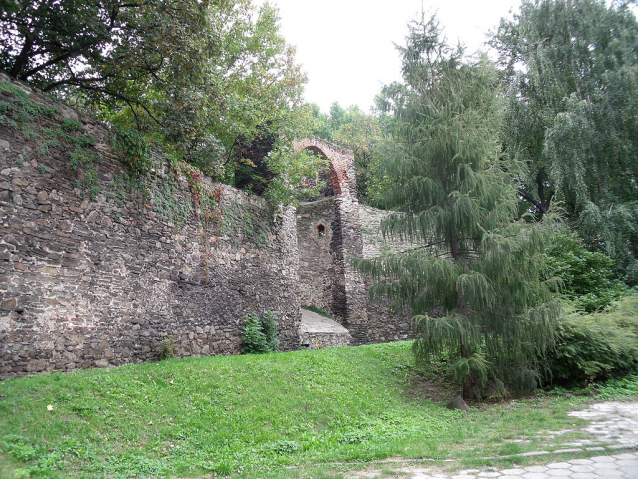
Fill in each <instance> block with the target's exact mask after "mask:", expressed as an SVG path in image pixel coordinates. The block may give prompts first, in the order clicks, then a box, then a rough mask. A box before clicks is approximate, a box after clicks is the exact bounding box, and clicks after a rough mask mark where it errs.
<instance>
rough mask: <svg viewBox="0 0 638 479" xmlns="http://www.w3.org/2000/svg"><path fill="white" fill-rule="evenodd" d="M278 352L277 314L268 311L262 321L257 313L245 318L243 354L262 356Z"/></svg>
mask: <svg viewBox="0 0 638 479" xmlns="http://www.w3.org/2000/svg"><path fill="white" fill-rule="evenodd" d="M278 350H279V339H278V338H277V313H276V312H274V311H266V312H265V313H264V317H263V318H262V319H260V318H259V316H258V315H257V314H256V313H250V314H247V315H246V316H244V327H243V329H242V353H244V354H260V353H272V352H275V351H278Z"/></svg>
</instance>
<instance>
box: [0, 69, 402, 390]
mask: <svg viewBox="0 0 638 479" xmlns="http://www.w3.org/2000/svg"><path fill="white" fill-rule="evenodd" d="M114 138H115V135H113V134H112V132H111V131H110V129H109V128H108V127H107V126H106V125H104V124H102V123H100V122H98V121H96V120H95V119H93V118H90V117H86V116H82V115H80V114H78V113H77V112H76V111H74V110H73V109H71V108H70V107H68V106H67V105H65V104H62V103H60V102H57V101H55V100H53V99H51V98H48V97H45V96H44V95H42V94H41V93H39V92H38V91H35V90H32V89H30V88H29V87H27V86H25V85H24V84H22V83H20V82H17V81H13V80H12V79H10V78H9V77H7V76H5V75H3V74H2V73H0V379H4V378H9V377H14V376H18V375H24V374H34V373H43V372H50V371H70V370H75V369H84V368H93V367H108V366H117V365H121V364H125V363H130V362H144V361H152V360H157V359H159V358H160V356H161V354H162V351H163V350H166V349H167V347H170V348H174V350H175V355H176V356H178V357H185V356H200V355H201V356H203V355H214V354H237V353H239V352H240V350H241V331H242V327H243V318H244V316H245V315H246V314H248V313H252V312H255V313H258V314H260V315H261V314H263V313H264V312H265V311H276V312H277V313H278V322H279V339H280V343H281V349H283V350H290V349H298V348H300V347H307V345H304V344H301V340H300V322H301V306H316V307H319V308H322V309H324V310H325V311H327V312H329V313H330V315H331V316H332V318H334V320H335V321H337V322H338V323H340V324H341V325H342V326H344V327H345V328H346V329H347V330H348V333H349V335H350V337H351V343H350V344H364V343H372V342H382V341H392V340H397V339H405V338H407V337H408V324H407V321H406V320H405V319H404V318H402V317H401V316H393V315H389V314H388V310H387V307H386V306H385V305H384V304H383V303H380V304H379V303H372V302H371V301H370V300H369V299H368V296H367V293H366V292H367V288H368V286H369V284H368V282H367V280H366V279H365V278H363V277H361V275H360V274H358V272H357V271H355V270H354V268H353V267H352V262H351V261H350V259H351V258H352V257H372V256H374V255H377V254H379V253H380V252H382V251H383V250H384V249H385V248H387V245H385V243H384V241H385V240H384V239H383V238H382V237H381V236H380V235H379V234H378V224H379V221H380V220H381V219H382V218H383V217H384V216H385V215H387V212H382V211H379V210H373V209H370V208H363V207H361V206H360V205H359V203H358V201H357V199H356V178H355V170H354V157H353V155H352V152H351V151H349V150H345V149H343V148H340V147H338V146H336V145H333V144H331V143H329V142H326V141H324V140H319V139H310V140H303V141H302V142H299V143H298V144H297V148H307V149H309V150H311V151H313V152H314V153H316V154H319V155H323V156H324V157H325V158H326V159H328V160H329V162H328V164H329V167H327V169H326V171H323V172H319V174H318V177H317V178H315V179H313V180H312V181H321V180H326V182H327V188H326V191H325V195H324V197H323V198H320V199H319V200H318V201H313V202H306V203H302V204H300V205H299V206H298V207H297V208H296V209H295V208H294V207H286V208H280V209H273V207H272V206H271V205H269V204H268V203H267V202H266V201H264V200H263V199H262V198H260V197H256V196H252V195H248V194H246V193H244V192H241V191H239V190H236V189H234V188H232V187H229V186H226V185H222V184H215V183H213V182H211V181H210V179H209V178H206V177H203V176H201V175H200V174H199V173H198V172H197V171H196V170H194V169H192V168H189V167H188V165H184V164H175V165H173V166H171V167H169V166H168V162H167V161H166V160H165V159H163V158H160V157H158V156H155V157H154V158H153V165H154V167H153V168H151V171H150V172H149V173H147V174H145V175H143V176H140V177H136V176H135V175H132V174H131V170H130V168H129V166H128V165H127V164H126V162H129V163H131V162H132V160H134V158H128V157H127V156H128V155H129V153H127V152H126V151H125V150H124V149H122V148H121V147H119V146H117V145H116V144H115V142H114ZM123 160H124V161H123ZM324 339H325V338H324ZM328 339H329V338H328ZM322 341H323V340H322ZM326 341H327V342H326ZM326 341H324V342H325V343H326V344H330V341H329V340H326Z"/></svg>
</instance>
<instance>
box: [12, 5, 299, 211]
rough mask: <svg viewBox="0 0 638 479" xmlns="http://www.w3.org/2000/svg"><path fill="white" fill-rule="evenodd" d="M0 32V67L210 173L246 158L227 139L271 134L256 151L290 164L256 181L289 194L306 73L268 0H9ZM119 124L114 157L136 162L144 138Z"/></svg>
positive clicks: (221, 173)
mask: <svg viewBox="0 0 638 479" xmlns="http://www.w3.org/2000/svg"><path fill="white" fill-rule="evenodd" d="M0 32H2V38H3V41H4V43H5V46H6V48H3V50H2V52H1V53H0V69H2V70H5V71H7V72H9V74H11V75H13V76H16V77H18V78H20V79H22V80H24V81H27V82H29V83H31V84H32V85H35V86H37V87H39V88H41V89H43V90H44V91H51V92H57V93H58V94H59V95H60V96H63V97H65V98H68V99H70V100H73V101H75V102H77V103H78V104H79V105H81V106H83V107H85V108H87V109H89V110H92V111H93V112H97V113H99V114H100V115H101V116H102V118H103V119H105V120H107V121H108V122H109V123H111V124H114V125H118V126H120V127H122V128H124V129H127V128H128V129H129V130H130V129H136V130H138V131H139V132H141V133H142V134H143V135H144V136H145V137H146V138H147V140H150V141H151V142H152V143H153V144H154V145H158V146H161V147H163V149H164V151H165V152H166V153H167V154H168V155H171V156H173V157H175V158H177V159H179V160H185V161H187V162H189V163H192V164H194V165H197V166H198V167H199V169H200V170H201V171H202V172H203V173H205V174H208V175H210V176H212V177H214V178H215V179H216V180H218V181H222V182H226V183H229V184H234V183H235V182H236V180H235V175H236V174H237V173H238V172H239V170H240V169H242V168H240V167H242V166H244V165H245V163H243V162H242V160H243V159H244V158H243V157H242V154H241V151H240V149H238V148H237V146H238V145H239V144H240V143H242V144H252V143H253V142H254V141H256V140H257V139H258V138H259V137H267V138H270V139H271V140H272V145H271V147H272V148H271V149H270V150H269V151H266V152H265V153H264V155H262V156H260V158H259V162H262V161H263V163H264V164H265V167H266V169H267V170H268V171H270V172H271V174H272V175H274V176H275V177H280V176H281V175H282V174H283V173H285V174H287V175H290V183H287V182H286V181H273V182H272V184H269V185H267V186H268V189H269V190H273V192H272V193H271V196H272V197H273V198H276V200H277V201H282V202H288V201H290V196H291V195H292V192H293V191H294V185H296V184H297V183H295V181H296V178H295V177H296V176H299V175H300V173H301V171H303V170H305V169H307V168H308V167H309V166H311V165H308V164H304V163H303V161H302V158H301V157H300V156H299V155H296V154H295V153H294V151H293V149H292V142H293V140H295V139H298V138H304V137H305V136H307V133H306V132H307V131H309V128H310V123H311V114H310V110H309V109H308V108H306V107H304V106H303V100H302V89H303V83H304V82H305V81H306V79H305V76H304V75H303V74H302V73H301V70H300V68H299V66H298V65H296V64H295V61H294V50H293V49H292V48H291V47H289V46H288V45H287V44H286V42H285V40H284V39H283V37H282V36H281V35H280V34H279V32H278V16H277V10H276V9H275V8H274V7H272V6H271V5H270V4H267V3H266V4H263V5H260V6H257V5H256V4H254V3H253V2H252V1H251V0H231V1H228V2H209V1H205V2H201V1H197V0H149V1H146V2H137V3H135V2H133V3H131V2H121V1H112V0H88V1H84V2H75V1H62V2H55V4H54V5H53V6H51V5H50V3H49V2H48V1H45V0H36V1H33V2H31V1H25V0H9V2H8V8H6V9H5V10H4V11H3V14H2V15H1V16H0ZM130 135H132V134H131V133H124V134H122V135H121V137H120V140H122V141H124V143H125V145H124V146H125V147H126V150H127V151H128V152H129V154H127V155H126V157H125V158H126V160H127V162H128V163H129V164H130V165H131V167H132V169H133V171H134V172H140V171H145V170H146V169H147V168H148V167H149V166H150V165H149V163H148V161H147V158H148V156H147V155H146V154H145V151H144V150H145V148H146V145H144V144H143V142H142V141H141V139H139V138H132V137H130ZM131 147H133V148H132V149H131ZM253 163H255V164H256V163H257V162H253ZM243 173H244V174H248V175H253V176H255V178H257V177H259V176H261V175H262V171H258V170H255V169H251V168H248V169H246V170H245V171H243ZM301 176H303V175H301ZM291 185H292V186H291ZM275 190H276V191H275Z"/></svg>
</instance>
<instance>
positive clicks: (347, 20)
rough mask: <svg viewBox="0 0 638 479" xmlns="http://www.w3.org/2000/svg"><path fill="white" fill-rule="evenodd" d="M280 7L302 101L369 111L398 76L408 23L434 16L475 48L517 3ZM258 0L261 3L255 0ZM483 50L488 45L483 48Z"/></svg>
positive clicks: (415, 1) (430, 0)
mask: <svg viewBox="0 0 638 479" xmlns="http://www.w3.org/2000/svg"><path fill="white" fill-rule="evenodd" d="M269 1H270V3H272V4H274V5H277V6H279V11H280V16H281V32H282V34H283V35H284V37H285V38H286V40H287V41H288V43H290V44H292V45H296V47H297V56H296V58H297V61H298V62H299V63H301V64H302V65H303V70H304V71H305V72H306V73H307V74H308V77H309V82H308V85H307V87H306V93H305V98H306V101H308V102H311V103H317V104H318V105H319V106H320V107H321V109H322V111H323V112H325V113H327V112H328V108H329V107H330V105H331V104H332V102H334V101H338V102H339V103H340V104H341V105H342V106H349V105H358V106H359V107H360V108H361V109H362V110H364V111H368V110H369V108H370V107H371V106H372V103H373V99H374V96H375V95H376V94H377V93H378V92H379V90H380V89H381V86H382V85H383V84H387V83H390V82H392V81H395V80H399V79H400V78H401V75H400V60H399V55H398V52H397V51H396V49H395V48H394V44H395V43H396V44H399V45H403V44H404V37H405V35H406V34H407V32H408V27H407V24H408V22H409V21H410V20H413V19H416V18H417V16H419V15H420V12H421V6H422V5H423V10H424V11H425V13H426V15H427V16H429V15H431V14H432V13H437V16H438V17H439V19H440V23H441V26H442V27H443V29H444V32H445V34H446V36H447V38H448V39H449V42H450V43H451V44H456V42H457V41H459V40H460V41H461V42H462V43H463V44H465V45H466V46H467V48H468V51H469V52H473V51H475V50H477V49H479V48H482V46H483V42H484V41H485V39H486V34H487V33H488V32H489V31H490V30H495V29H496V27H497V26H498V22H499V20H500V18H501V17H509V16H510V14H509V11H510V9H514V10H515V11H518V6H519V4H520V1H519V0H488V1H486V2H480V1H477V0H322V1H320V2H315V1H309V0H303V1H300V0H269ZM257 3H263V0H258V2H257ZM484 48H486V47H484Z"/></svg>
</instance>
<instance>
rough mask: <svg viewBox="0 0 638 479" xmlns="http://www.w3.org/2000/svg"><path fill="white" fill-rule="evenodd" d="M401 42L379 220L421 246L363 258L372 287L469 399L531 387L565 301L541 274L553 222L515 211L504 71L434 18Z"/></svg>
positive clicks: (391, 89) (388, 93)
mask: <svg viewBox="0 0 638 479" xmlns="http://www.w3.org/2000/svg"><path fill="white" fill-rule="evenodd" d="M399 50H400V53H401V56H402V60H403V78H404V83H403V84H400V83H394V84H391V85H389V86H387V87H385V89H384V92H383V95H382V98H384V105H383V106H384V108H385V109H386V110H388V111H392V112H393V113H394V115H395V117H396V125H395V131H394V141H395V147H394V149H393V153H392V156H391V157H388V158H387V159H386V161H385V164H384V167H385V173H386V174H387V175H388V177H389V178H390V180H391V184H393V187H391V188H390V189H389V191H388V192H387V194H386V196H385V206H386V207H387V208H388V209H392V210H395V211H398V212H397V213H395V214H393V215H391V216H390V217H389V218H388V220H386V221H385V222H384V223H383V224H382V229H383V231H384V233H385V234H386V235H390V236H392V237H395V238H400V239H403V240H406V241H409V242H410V243H412V244H414V248H412V249H410V250H408V251H405V252H403V253H400V254H389V255H384V256H382V257H379V258H376V259H372V260H361V261H357V266H358V267H359V268H360V270H362V271H363V272H366V273H368V274H370V275H371V276H372V278H373V281H374V285H373V287H372V289H371V294H372V295H373V296H388V297H389V298H390V299H391V301H392V302H393V304H394V305H395V306H396V307H399V308H405V309H407V310H409V311H410V313H411V315H412V317H413V328H414V332H415V333H416V340H415V342H414V353H415V355H416V359H417V360H418V361H422V362H425V361H427V360H429V359H430V358H432V357H433V356H437V355H439V354H441V353H443V352H445V353H447V354H448V355H449V357H450V359H451V361H452V370H453V372H454V375H455V378H456V379H457V381H458V383H459V385H460V386H461V387H462V392H463V396H464V397H466V398H472V397H474V395H475V394H476V393H480V392H481V391H483V390H484V389H485V388H486V387H487V386H488V385H489V384H492V385H495V386H497V387H499V388H500V387H503V386H504V385H505V386H507V387H510V388H513V389H517V390H528V389H532V388H534V387H535V386H536V385H537V384H538V378H539V367H540V359H541V358H542V356H543V354H544V352H545V351H546V350H547V349H548V348H549V347H551V345H552V342H553V324H552V323H553V320H554V319H555V318H556V316H557V314H558V307H557V305H556V304H555V303H552V302H551V301H550V289H549V287H548V285H547V284H546V283H543V282H542V281H541V278H542V276H543V261H542V260H541V257H542V252H543V245H544V243H545V242H546V241H547V239H548V236H549V231H548V228H547V227H545V226H544V225H542V224H537V225H530V224H528V223H525V222H523V221H520V220H518V217H517V198H516V189H515V182H514V180H513V173H512V171H508V170H511V165H508V164H506V163H505V162H504V161H503V160H502V159H501V158H500V157H499V151H500V146H499V143H498V141H497V132H498V130H499V126H500V125H499V121H500V116H499V111H500V107H499V102H498V98H497V95H496V92H495V84H496V72H495V69H494V67H493V66H492V65H490V64H489V63H488V62H487V61H486V60H485V59H484V58H481V59H479V60H477V61H470V60H468V59H466V58H465V57H464V56H463V51H462V49H460V48H456V49H454V48H450V47H448V46H447V45H446V44H445V42H444V41H442V40H441V39H440V33H439V29H438V24H437V23H436V21H435V20H434V19H432V20H430V21H427V22H426V21H425V20H421V21H420V22H417V23H414V24H412V25H411V26H410V31H409V35H408V37H407V45H406V46H405V47H403V48H399Z"/></svg>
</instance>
